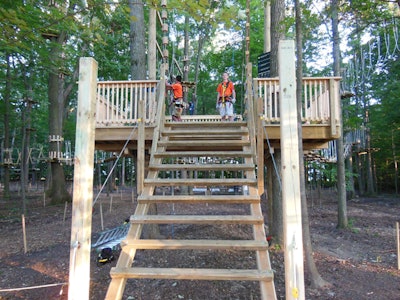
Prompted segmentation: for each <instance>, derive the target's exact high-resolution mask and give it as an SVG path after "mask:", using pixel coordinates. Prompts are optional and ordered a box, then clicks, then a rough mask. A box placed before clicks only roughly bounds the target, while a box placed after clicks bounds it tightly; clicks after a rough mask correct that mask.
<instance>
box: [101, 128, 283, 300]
mask: <svg viewBox="0 0 400 300" xmlns="http://www.w3.org/2000/svg"><path fill="white" fill-rule="evenodd" d="M159 135H160V138H159V140H158V142H157V147H156V148H155V149H156V151H155V152H154V153H151V158H150V163H149V169H148V174H147V178H146V179H145V180H144V188H143V192H142V194H141V195H139V197H138V204H137V207H136V210H135V213H134V215H132V216H131V218H130V222H131V227H130V229H129V232H128V234H127V237H126V239H125V240H124V241H123V242H122V243H121V247H122V249H121V254H120V256H119V259H118V262H117V265H116V267H114V268H112V269H111V272H110V274H111V283H110V285H109V288H108V291H107V295H106V299H121V298H122V296H123V293H124V290H125V285H126V283H127V280H128V279H143V278H146V279H149V278H151V279H173V280H179V279H182V280H192V281H195V280H212V281H213V280H226V281H233V280H237V281H258V282H259V285H260V293H259V294H260V297H261V298H262V299H276V293H275V287H274V282H273V272H272V269H271V265H270V260H269V253H268V242H267V241H266V234H265V230H264V219H263V215H262V211H261V206H260V195H259V194H258V189H257V178H256V172H255V168H256V167H255V163H254V157H253V153H254V151H253V149H252V147H254V145H253V146H252V143H251V141H250V137H249V130H248V128H247V123H246V122H243V121H239V122H205V123H194V122H193V123H190V122H170V123H165V125H164V128H163V129H162V131H161V132H160V134H159ZM177 172H180V176H169V177H168V178H163V177H167V176H166V174H168V175H171V174H174V173H177ZM215 174H224V175H228V174H229V175H232V174H233V176H229V177H230V178H226V177H228V176H219V178H213V177H216V176H215ZM184 175H186V176H184ZM188 175H189V176H188ZM194 187H204V190H205V192H204V193H203V194H199V193H193V192H192V191H193V188H194ZM160 190H164V191H165V190H169V191H170V192H169V193H167V194H166V193H165V192H164V193H162V194H161V195H160V193H159V192H158V193H156V191H160ZM178 190H179V192H176V194H175V191H178ZM238 190H241V191H242V192H241V193H238V192H237V191H238ZM216 191H219V192H218V193H216ZM233 191H235V192H233ZM151 204H157V207H159V206H161V205H170V206H171V205H174V213H170V214H163V215H160V214H156V215H154V214H153V215H150V214H148V212H149V207H150V205H151ZM185 205H186V207H187V205H189V206H190V209H186V210H185V209H184V208H183V209H182V211H179V210H178V207H185ZM229 205H234V206H231V207H235V209H232V210H229V211H235V213H234V214H233V215H227V214H226V212H224V207H225V210H226V208H227V207H228V206H229ZM145 224H169V225H167V226H174V228H176V229H177V228H179V226H186V227H187V226H198V227H200V228H199V229H198V230H192V231H191V234H190V235H191V236H190V237H192V236H196V238H195V239H194V238H190V237H189V238H185V237H182V236H180V237H179V239H177V238H176V237H175V236H172V239H143V238H141V234H142V229H143V226H145ZM189 224H190V225H189ZM207 226H214V227H217V231H218V229H220V227H222V226H238V227H239V228H247V231H246V230H242V231H240V234H238V235H237V236H233V237H229V238H231V239H226V237H224V238H225V239H221V237H220V236H218V234H216V236H215V237H214V236H210V235H206V236H205V235H204V234H203V235H202V234H201V229H202V228H204V227H207ZM207 232H208V233H207V234H209V232H210V231H207ZM212 232H214V231H212ZM244 235H247V236H244ZM149 249H151V250H157V251H164V250H165V251H168V250H169V251H171V250H178V251H183V250H189V251H203V252H202V254H201V258H199V260H202V261H201V264H200V265H201V267H198V266H192V265H191V266H187V267H185V268H180V267H171V266H168V267H161V266H160V267H159V266H157V267H139V266H132V265H136V264H135V263H134V261H135V255H136V253H137V250H143V251H146V250H149ZM218 251H225V253H228V254H229V253H231V252H240V253H242V252H244V253H249V251H252V252H253V253H254V254H253V255H249V254H247V255H246V257H247V258H249V257H250V258H251V259H252V260H253V261H252V264H251V265H252V266H254V267H251V269H244V267H243V264H242V265H241V267H240V268H235V266H234V264H235V261H228V262H226V263H225V265H224V267H223V268H221V267H215V266H209V262H210V261H215V260H216V259H215V257H213V256H214V255H216V254H215V253H216V252H218ZM191 253H192V254H191V255H193V252H191ZM204 253H207V254H208V255H210V259H204ZM222 257H229V255H228V256H222ZM196 261H197V260H196ZM247 265H249V264H246V265H245V266H247ZM204 266H206V267H204Z"/></svg>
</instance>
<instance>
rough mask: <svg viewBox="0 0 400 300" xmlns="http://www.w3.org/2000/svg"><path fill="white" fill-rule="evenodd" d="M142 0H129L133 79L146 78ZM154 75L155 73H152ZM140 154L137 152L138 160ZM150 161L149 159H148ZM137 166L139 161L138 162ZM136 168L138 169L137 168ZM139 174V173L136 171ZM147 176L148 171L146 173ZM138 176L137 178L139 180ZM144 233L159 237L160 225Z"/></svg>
mask: <svg viewBox="0 0 400 300" xmlns="http://www.w3.org/2000/svg"><path fill="white" fill-rule="evenodd" d="M143 5H144V3H143V1H142V0H129V8H130V33H129V37H130V54H131V59H130V60H131V79H132V80H143V79H146V49H145V30H144V29H145V27H144V26H145V25H144V10H143ZM151 74H152V75H154V74H153V73H151ZM137 157H138V155H137V154H136V160H137ZM147 163H148V161H147ZM136 166H137V162H136ZM135 170H137V169H136V168H135ZM136 174H137V173H136ZM144 176H145V177H146V173H144ZM137 180H138V178H136V182H137ZM149 214H157V206H156V204H151V205H150V208H149ZM143 235H144V236H146V237H147V238H158V237H159V236H160V229H159V226H158V225H156V224H154V225H149V226H144V228H143Z"/></svg>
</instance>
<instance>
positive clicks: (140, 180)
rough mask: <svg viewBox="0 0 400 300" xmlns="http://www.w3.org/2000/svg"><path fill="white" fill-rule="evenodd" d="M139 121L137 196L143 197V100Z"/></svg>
mask: <svg viewBox="0 0 400 300" xmlns="http://www.w3.org/2000/svg"><path fill="white" fill-rule="evenodd" d="M138 112H139V119H138V123H139V124H138V141H137V156H136V160H137V162H136V166H137V174H136V182H137V184H136V187H137V195H141V194H142V191H143V183H144V160H145V156H144V139H145V136H144V135H145V132H144V125H145V124H144V121H145V107H144V101H143V100H142V99H141V100H140V101H139V111H138Z"/></svg>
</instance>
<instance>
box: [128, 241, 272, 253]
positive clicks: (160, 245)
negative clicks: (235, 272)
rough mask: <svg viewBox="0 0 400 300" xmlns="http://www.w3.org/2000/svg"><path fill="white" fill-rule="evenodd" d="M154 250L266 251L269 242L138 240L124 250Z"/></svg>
mask: <svg viewBox="0 0 400 300" xmlns="http://www.w3.org/2000/svg"><path fill="white" fill-rule="evenodd" d="M125 247H128V248H134V249H152V250H160V249H162V250H227V249H228V250H241V251H266V250H268V242H266V241H263V242H262V241H253V240H136V241H134V242H133V243H132V244H130V245H124V246H123V248H125Z"/></svg>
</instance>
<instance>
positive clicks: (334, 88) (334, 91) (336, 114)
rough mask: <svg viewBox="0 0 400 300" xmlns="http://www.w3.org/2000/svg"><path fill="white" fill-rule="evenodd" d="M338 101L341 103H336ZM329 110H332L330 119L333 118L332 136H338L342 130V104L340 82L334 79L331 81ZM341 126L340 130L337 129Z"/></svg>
mask: <svg viewBox="0 0 400 300" xmlns="http://www.w3.org/2000/svg"><path fill="white" fill-rule="evenodd" d="M336 99H339V103H337V102H336ZM329 106H330V107H329V109H330V117H331V120H330V121H331V134H332V136H336V135H338V134H339V133H340V132H341V130H340V127H341V126H342V124H341V121H340V120H341V115H340V114H341V109H340V107H341V103H340V95H339V84H338V81H337V80H336V79H334V78H332V79H329ZM336 126H339V128H336Z"/></svg>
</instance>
